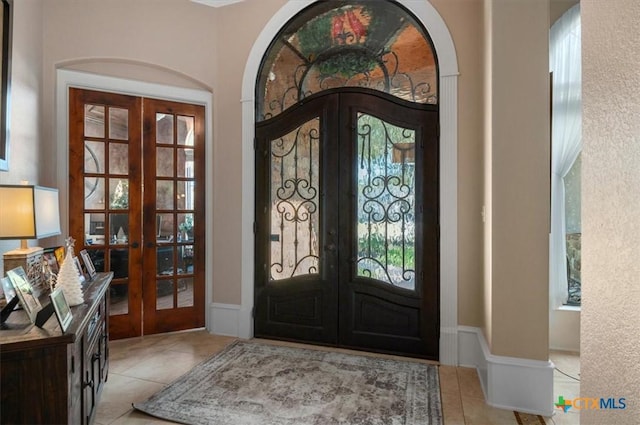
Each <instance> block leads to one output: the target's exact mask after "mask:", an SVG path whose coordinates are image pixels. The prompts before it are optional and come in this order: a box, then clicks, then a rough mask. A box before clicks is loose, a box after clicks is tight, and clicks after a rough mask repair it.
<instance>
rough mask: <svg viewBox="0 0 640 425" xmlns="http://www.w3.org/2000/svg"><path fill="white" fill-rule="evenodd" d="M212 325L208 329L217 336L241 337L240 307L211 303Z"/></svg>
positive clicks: (210, 315)
mask: <svg viewBox="0 0 640 425" xmlns="http://www.w3.org/2000/svg"><path fill="white" fill-rule="evenodd" d="M209 311H210V314H209V317H211V323H210V324H209V326H208V329H209V330H210V332H211V333H214V334H216V335H226V336H236V337H239V336H240V329H239V327H240V324H239V320H240V317H239V316H240V306H239V305H236V304H222V303H211V304H210V305H209Z"/></svg>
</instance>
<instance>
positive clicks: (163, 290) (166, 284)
mask: <svg viewBox="0 0 640 425" xmlns="http://www.w3.org/2000/svg"><path fill="white" fill-rule="evenodd" d="M171 308H173V280H172V279H158V280H157V281H156V310H167V309H171Z"/></svg>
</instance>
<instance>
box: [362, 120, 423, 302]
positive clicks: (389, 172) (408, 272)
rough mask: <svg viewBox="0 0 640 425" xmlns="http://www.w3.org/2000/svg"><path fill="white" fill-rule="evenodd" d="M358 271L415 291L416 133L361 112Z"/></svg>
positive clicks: (363, 275) (363, 274) (364, 275)
mask: <svg viewBox="0 0 640 425" xmlns="http://www.w3.org/2000/svg"><path fill="white" fill-rule="evenodd" d="M356 143H357V151H358V175H357V178H358V205H357V217H358V232H357V237H358V241H357V247H358V257H357V275H358V276H362V277H370V278H374V279H377V280H380V281H383V282H386V283H388V284H391V285H394V286H398V287H402V288H406V289H411V290H413V289H415V167H414V158H415V131H414V130H409V129H405V128H402V127H397V126H394V125H391V124H389V123H386V122H384V121H383V120H381V119H379V118H376V117H373V116H371V115H366V114H362V113H360V114H358V126H357V139H356Z"/></svg>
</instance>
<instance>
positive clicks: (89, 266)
mask: <svg viewBox="0 0 640 425" xmlns="http://www.w3.org/2000/svg"><path fill="white" fill-rule="evenodd" d="M80 257H81V258H82V262H83V263H84V268H85V270H86V271H87V274H88V275H89V280H93V278H94V277H96V275H97V274H98V272H96V268H95V266H94V265H93V261H91V257H90V256H89V253H88V252H87V250H86V249H83V250H82V251H80Z"/></svg>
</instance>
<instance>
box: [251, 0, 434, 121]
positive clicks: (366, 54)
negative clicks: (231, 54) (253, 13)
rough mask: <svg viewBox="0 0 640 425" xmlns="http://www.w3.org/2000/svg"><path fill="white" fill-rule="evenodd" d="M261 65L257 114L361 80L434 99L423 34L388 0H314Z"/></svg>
mask: <svg viewBox="0 0 640 425" xmlns="http://www.w3.org/2000/svg"><path fill="white" fill-rule="evenodd" d="M416 52H421V53H420V54H419V55H416ZM261 69H262V71H261V74H260V75H259V76H258V78H259V81H258V84H257V87H258V93H257V98H258V102H257V107H258V111H257V114H256V117H257V119H258V121H262V120H266V119H269V118H271V117H274V116H276V115H278V114H280V113H281V112H283V111H284V110H286V109H287V108H289V107H290V106H293V105H295V104H296V103H298V102H300V101H301V100H303V99H304V98H305V97H307V96H309V95H311V94H313V93H317V92H320V91H323V90H327V89H331V88H337V87H345V86H350V87H354V86H355V87H367V88H371V89H374V90H379V91H383V92H386V93H390V94H392V95H394V96H397V97H399V98H402V99H405V100H409V101H412V102H417V103H431V104H436V103H437V101H438V93H437V89H438V87H437V66H436V58H435V53H434V51H433V48H432V45H431V41H430V39H429V36H428V34H427V32H426V31H425V30H424V28H423V27H422V25H421V24H419V23H418V22H417V21H416V19H415V18H414V17H413V16H412V15H411V14H409V12H407V11H406V10H405V9H404V8H402V7H401V6H400V5H398V4H397V3H394V2H388V1H375V2H374V1H353V2H349V3H347V4H345V3H344V2H339V3H338V2H332V1H329V2H320V3H316V4H315V5H313V6H311V7H309V8H308V9H305V10H304V11H303V12H301V13H300V14H299V15H298V16H296V17H295V18H293V19H292V20H291V21H290V22H289V23H288V24H287V25H286V26H285V28H284V29H283V30H282V31H281V33H280V34H279V36H278V37H277V38H276V40H275V41H274V43H273V44H272V46H271V47H270V48H269V50H268V51H267V53H266V55H265V59H264V62H263V66H262V67H261Z"/></svg>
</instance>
